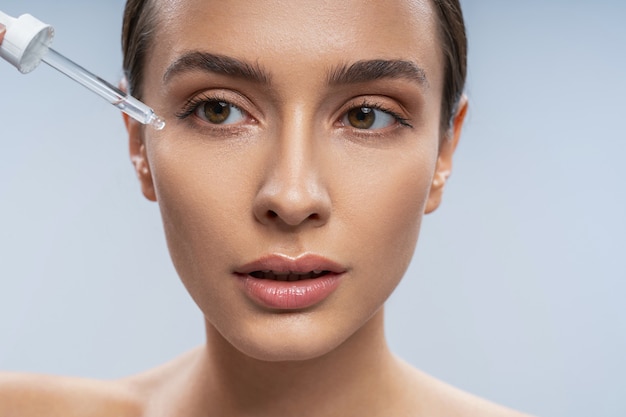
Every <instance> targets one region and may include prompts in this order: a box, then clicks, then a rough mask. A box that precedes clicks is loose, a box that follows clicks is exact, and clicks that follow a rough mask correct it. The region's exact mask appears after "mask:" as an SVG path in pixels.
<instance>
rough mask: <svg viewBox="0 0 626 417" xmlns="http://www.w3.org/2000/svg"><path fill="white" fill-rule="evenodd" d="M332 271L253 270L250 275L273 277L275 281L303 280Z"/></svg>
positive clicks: (264, 277)
mask: <svg viewBox="0 0 626 417" xmlns="http://www.w3.org/2000/svg"><path fill="white" fill-rule="evenodd" d="M331 273H332V272H331V271H310V272H306V273H298V272H292V271H287V272H276V271H271V270H265V271H252V272H250V273H249V274H248V275H250V276H252V277H254V278H258V279H271V280H274V281H302V280H305V279H315V278H320V277H323V276H326V275H328V274H331Z"/></svg>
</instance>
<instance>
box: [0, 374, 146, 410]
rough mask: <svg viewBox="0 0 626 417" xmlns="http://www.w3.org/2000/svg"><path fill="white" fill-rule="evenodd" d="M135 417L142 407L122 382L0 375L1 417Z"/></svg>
mask: <svg viewBox="0 0 626 417" xmlns="http://www.w3.org/2000/svg"><path fill="white" fill-rule="evenodd" d="M113 415H114V416H120V417H139V416H141V415H142V405H141V400H140V398H139V396H138V395H137V394H136V393H134V392H133V389H132V386H131V385H129V384H127V383H125V382H122V381H116V382H114V381H94V380H89V379H82V378H69V377H58V376H48V375H34V374H20V373H0V416H3V417H14V416H15V417H39V416H48V417H56V416H59V417H74V416H76V417H78V416H81V417H100V416H103V417H104V416H113Z"/></svg>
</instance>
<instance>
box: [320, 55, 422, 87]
mask: <svg viewBox="0 0 626 417" xmlns="http://www.w3.org/2000/svg"><path fill="white" fill-rule="evenodd" d="M383 78H392V79H395V78H405V79H408V80H411V81H417V83H418V84H420V85H422V86H423V87H428V85H429V84H428V78H427V77H426V71H424V69H422V68H421V67H420V66H418V65H417V64H415V63H414V62H411V61H405V60H400V59H391V60H386V59H372V60H365V61H357V62H355V63H354V64H351V65H350V66H348V65H346V64H344V65H340V66H338V67H335V68H333V69H332V70H331V71H330V72H329V73H328V84H329V85H339V84H357V83H364V82H368V81H375V80H379V79H383Z"/></svg>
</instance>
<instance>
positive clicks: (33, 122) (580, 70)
mask: <svg viewBox="0 0 626 417" xmlns="http://www.w3.org/2000/svg"><path fill="white" fill-rule="evenodd" d="M123 3H124V2H123V1H121V0H107V1H106V2H104V1H101V0H89V1H86V0H81V1H68V0H59V1H55V2H51V1H43V0H2V2H1V3H0V9H1V10H3V11H5V12H7V13H10V14H13V15H19V14H21V13H25V12H29V13H31V14H33V15H35V16H37V17H39V18H40V19H41V20H43V21H46V22H49V23H51V24H53V25H54V26H55V28H56V32H57V36H56V40H55V44H54V46H55V48H56V49H57V50H58V51H60V52H62V53H63V54H65V55H67V56H68V57H70V58H72V59H74V60H75V61H77V62H78V63H80V64H81V65H83V66H85V67H86V68H89V69H91V70H92V71H94V72H96V73H97V74H98V75H100V76H102V77H103V78H105V79H108V80H110V81H113V82H117V80H119V78H120V76H121V52H120V46H119V37H120V35H119V34H120V28H121V15H122V9H123ZM463 5H464V11H465V15H466V21H467V27H468V34H469V42H470V57H469V80H468V85H467V92H468V94H469V96H470V99H471V112H470V116H469V120H468V123H467V127H466V129H465V132H464V135H463V138H462V142H461V144H460V146H459V149H458V153H457V155H456V160H455V162H456V163H455V167H454V174H453V177H452V179H451V181H450V184H449V187H448V188H447V190H446V195H445V199H444V204H443V206H442V207H441V208H440V210H438V211H437V212H436V213H435V214H433V215H430V216H427V217H426V219H425V221H424V225H423V229H422V234H421V237H420V242H419V245H418V249H417V252H416V256H415V259H414V261H413V263H412V265H411V267H410V269H409V271H408V272H407V275H406V277H405V279H404V281H403V282H402V284H401V285H400V287H399V288H398V289H397V291H396V293H395V294H394V295H393V296H392V298H391V300H390V302H389V303H388V307H387V316H386V320H387V326H388V327H387V329H388V330H387V332H388V338H389V343H390V345H391V346H392V348H393V350H394V351H396V352H397V353H398V354H399V355H400V356H402V357H404V358H406V359H407V360H408V361H409V362H411V363H412V364H414V365H415V366H416V367H419V368H421V369H423V370H425V371H426V372H428V373H430V374H432V375H434V376H436V377H438V378H440V379H443V380H444V381H447V382H449V383H451V384H453V385H456V386H458V387H460V388H462V389H464V390H467V391H470V392H472V393H475V394H477V395H480V396H483V397H486V398H488V399H491V400H493V401H496V402H499V403H503V404H505V405H508V406H510V407H513V408H518V409H521V410H524V411H527V412H530V413H534V414H537V415H541V416H568V417H588V416H615V417H618V416H620V417H621V416H624V415H626V382H625V380H626V379H625V375H626V358H625V355H626V307H625V304H626V303H625V302H624V299H625V295H626V267H625V261H626V257H625V256H624V253H625V249H626V220H625V217H626V216H625V214H626V185H625V184H624V182H625V180H626V164H625V161H624V160H625V155H626V134H625V133H624V122H625V120H626V117H625V114H626V104H625V103H626V102H625V99H624V98H625V97H626V72H625V68H626V48H625V47H626V24H624V21H625V20H626V3H625V2H621V1H609V0H604V1H590V0H588V1H572V0H568V1H566V0H550V1H539V0H532V1H524V2H513V1H510V2H506V1H501V0H497V1H496V0H466V1H464V2H463ZM0 98H1V100H0V369H3V370H18V371H29V372H40V373H52V374H64V375H77V376H85V377H93V378H117V377H121V376H124V375H128V374H132V373H136V372H139V371H141V370H144V369H147V368H150V367H153V366H155V365H157V364H160V363H162V362H165V361H167V360H168V359H170V358H173V357H175V356H176V355H178V354H180V353H181V352H184V351H185V350H187V349H190V348H192V347H193V346H196V345H198V344H200V343H202V342H203V339H204V333H203V323H202V317H201V315H200V313H199V311H198V310H197V308H196V306H195V304H194V303H193V302H192V300H191V299H190V298H189V296H188V295H187V293H186V292H185V290H184V288H183V286H182V285H181V284H180V283H179V281H178V278H177V276H176V273H175V271H174V269H173V267H172V265H171V263H170V259H169V256H168V253H167V249H166V246H165V241H164V237H163V232H162V228H161V223H160V218H159V213H158V207H157V206H156V205H155V204H152V203H149V202H147V201H146V200H144V199H143V197H142V196H141V193H140V191H139V187H138V184H137V181H136V179H135V176H134V173H133V171H132V169H131V165H130V162H129V158H128V156H127V151H126V148H127V145H126V138H125V132H124V128H123V125H122V121H121V117H120V116H119V114H118V112H117V110H116V109H114V108H113V107H112V106H110V105H109V104H107V103H105V102H104V101H103V100H101V99H100V98H98V97H96V96H95V95H93V94H91V93H89V92H87V90H85V89H83V88H82V87H80V86H78V85H77V84H75V83H73V82H71V81H69V80H68V79H66V78H65V77H63V76H62V75H60V74H58V73H57V72H56V71H54V70H52V69H51V68H48V67H45V66H42V67H41V68H39V69H37V70H36V71H35V72H34V73H32V74H30V75H26V76H24V75H21V74H19V73H18V72H17V71H16V70H15V69H14V68H13V67H11V66H9V65H8V64H6V63H5V62H3V61H2V62H0Z"/></svg>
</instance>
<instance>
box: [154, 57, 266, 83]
mask: <svg viewBox="0 0 626 417" xmlns="http://www.w3.org/2000/svg"><path fill="white" fill-rule="evenodd" d="M194 71H204V72H212V73H215V74H222V75H227V76H231V77H237V78H243V79H247V80H250V81H252V82H255V83H257V84H270V82H271V77H270V75H269V74H268V73H267V72H266V71H265V70H264V69H263V68H262V67H261V66H260V65H259V64H258V63H255V64H251V63H248V62H245V61H241V60H239V59H237V58H232V57H229V56H226V55H217V54H212V53H209V52H201V51H191V52H187V53H185V54H183V55H182V56H181V57H179V58H178V59H176V61H174V62H173V63H172V64H171V65H170V66H169V67H168V68H167V70H165V74H164V75H163V81H164V82H166V83H167V82H168V81H169V80H170V79H171V78H172V77H174V76H175V75H178V74H182V73H185V72H194Z"/></svg>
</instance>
